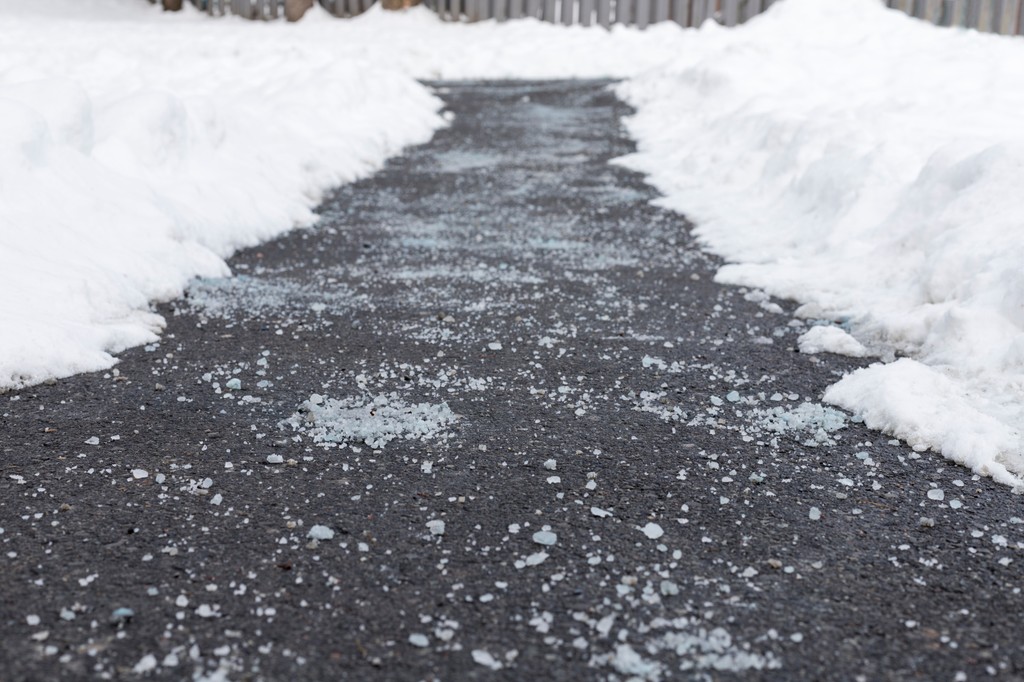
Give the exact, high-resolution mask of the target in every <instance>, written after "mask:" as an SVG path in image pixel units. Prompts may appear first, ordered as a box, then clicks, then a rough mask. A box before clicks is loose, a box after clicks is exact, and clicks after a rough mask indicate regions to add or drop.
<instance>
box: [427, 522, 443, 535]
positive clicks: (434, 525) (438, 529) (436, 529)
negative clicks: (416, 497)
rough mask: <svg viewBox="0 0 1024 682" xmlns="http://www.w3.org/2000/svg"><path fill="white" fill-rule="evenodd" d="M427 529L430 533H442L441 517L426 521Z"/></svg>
mask: <svg viewBox="0 0 1024 682" xmlns="http://www.w3.org/2000/svg"><path fill="white" fill-rule="evenodd" d="M427 529H428V530H429V531H430V534H431V535H444V521H442V520H441V519H432V520H430V521H427Z"/></svg>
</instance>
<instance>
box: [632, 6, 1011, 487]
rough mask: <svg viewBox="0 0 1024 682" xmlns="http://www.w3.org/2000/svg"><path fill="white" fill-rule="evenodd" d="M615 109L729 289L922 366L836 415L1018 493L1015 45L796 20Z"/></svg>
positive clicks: (738, 38)
mask: <svg viewBox="0 0 1024 682" xmlns="http://www.w3.org/2000/svg"><path fill="white" fill-rule="evenodd" d="M619 92H620V93H621V94H622V96H623V97H625V98H626V99H627V100H628V101H629V102H631V103H632V104H634V105H635V106H636V107H638V109H639V113H638V114H637V115H636V116H635V117H634V118H633V119H632V120H631V121H630V122H629V129H630V131H631V132H632V133H633V135H634V136H635V137H636V138H637V139H638V141H639V153H637V154H636V155H633V156H631V157H629V158H627V159H625V160H624V162H625V163H626V164H627V165H628V166H630V167H632V168H635V169H638V170H641V171H643V172H646V173H648V174H650V177H651V181H652V182H653V183H654V184H655V185H656V186H657V187H658V188H659V189H660V190H661V191H662V192H663V193H664V194H665V195H666V198H665V199H664V200H663V201H662V202H661V203H663V204H664V205H665V206H669V207H671V208H674V209H677V210H679V211H682V212H685V213H687V214H688V215H689V216H690V217H692V218H693V219H694V220H695V221H696V223H697V225H698V228H697V232H698V235H699V237H700V238H701V240H702V241H703V243H704V244H705V245H706V246H707V247H708V248H709V249H711V250H712V251H714V252H716V253H718V254H720V255H722V256H723V257H725V258H726V260H727V261H729V263H730V264H729V265H726V266H725V267H723V268H721V270H720V271H719V273H718V280H719V281H721V282H726V283H730V284H739V285H747V286H756V287H761V288H764V289H766V290H768V291H770V292H771V293H773V294H775V295H778V296H782V297H787V298H792V299H796V300H797V301H800V302H802V303H803V306H802V307H801V308H800V310H799V311H798V313H799V314H800V315H802V316H805V317H809V318H829V319H832V320H835V321H838V322H840V323H841V324H843V325H844V326H845V327H846V328H847V329H849V330H850V331H851V332H852V333H853V335H854V336H855V337H857V339H858V340H860V341H861V342H862V343H864V344H865V345H866V346H868V347H869V348H873V349H875V350H876V351H878V352H879V353H881V354H883V355H884V354H886V352H887V351H888V354H890V355H891V354H892V353H893V352H895V353H896V354H900V355H906V356H909V358H912V359H903V360H901V361H899V362H896V363H892V364H885V365H879V366H874V367H871V368H867V369H864V370H861V371H859V372H856V373H854V374H852V375H851V376H849V377H847V378H846V379H844V380H842V381H840V382H839V383H838V384H837V385H835V386H833V387H832V388H831V389H830V390H829V391H828V392H827V393H826V395H825V398H826V400H827V401H830V402H832V403H833V404H836V405H840V406H842V407H844V408H846V409H848V410H851V411H853V412H857V413H862V414H863V415H864V416H865V417H866V419H867V422H868V424H869V425H870V426H873V427H874V428H879V429H883V430H884V431H886V432H887V433H890V434H893V435H895V436H898V437H900V438H904V439H906V440H907V441H908V442H909V443H911V444H912V445H914V446H915V447H918V448H931V449H934V450H937V451H939V452H942V453H943V454H944V455H946V456H947V457H949V458H951V459H954V460H956V461H958V462H962V463H964V464H967V465H969V466H971V467H972V468H973V469H974V470H975V471H976V472H979V473H984V474H991V475H995V476H996V477H997V478H999V479H1000V480H1002V481H1004V482H1007V483H1011V484H1014V485H1019V484H1020V482H1021V478H1020V476H1021V475H1022V474H1024V448H1022V439H1021V433H1022V430H1024V267H1022V264H1024V191H1021V189H1020V188H1021V186H1022V184H1024V126H1021V125H1020V112H1021V111H1024V40H1021V39H1019V38H1006V37H1000V36H993V35H983V34H978V33H976V32H973V31H963V30H950V29H939V28H935V27H933V26H931V25H928V24H925V23H923V22H918V21H915V20H913V19H911V18H909V17H907V16H906V15H904V14H902V13H899V12H895V11H888V10H885V9H884V8H883V7H882V5H881V3H879V2H876V1H874V0H844V1H843V2H820V1H819V0H786V1H785V2H781V3H777V4H776V5H773V7H772V9H771V10H770V11H769V12H767V13H766V14H765V15H763V16H760V17H758V18H756V19H754V20H752V21H750V22H749V23H748V24H746V25H744V26H742V27H740V28H737V29H735V30H727V29H723V28H720V27H717V26H714V25H706V26H705V27H704V28H703V29H702V30H701V31H699V32H697V33H695V34H694V35H692V36H691V40H690V41H689V42H688V46H687V49H686V50H685V51H682V52H681V53H680V54H679V57H678V59H676V60H674V61H673V62H672V63H671V64H670V65H668V66H665V67H663V68H661V69H657V70H654V71H652V72H650V73H647V74H644V75H643V76H641V77H639V78H637V79H635V80H633V81H630V82H627V83H625V84H623V85H622V86H621V87H620V88H619ZM1009 472H1012V474H1011V473H1009Z"/></svg>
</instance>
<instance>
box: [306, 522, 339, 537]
mask: <svg viewBox="0 0 1024 682" xmlns="http://www.w3.org/2000/svg"><path fill="white" fill-rule="evenodd" d="M306 537H308V538H311V539H313V540H330V539H332V538H333V537H334V531H333V530H332V529H330V528H328V527H327V526H321V525H315V526H313V527H312V528H310V529H309V532H308V533H306Z"/></svg>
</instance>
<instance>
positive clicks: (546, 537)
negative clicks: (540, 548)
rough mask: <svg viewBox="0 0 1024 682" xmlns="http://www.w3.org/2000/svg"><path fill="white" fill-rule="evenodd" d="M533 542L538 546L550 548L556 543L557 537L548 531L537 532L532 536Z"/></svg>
mask: <svg viewBox="0 0 1024 682" xmlns="http://www.w3.org/2000/svg"><path fill="white" fill-rule="evenodd" d="M533 541H534V542H536V543H537V544H538V545H545V546H547V547H550V546H551V545H553V544H555V543H556V542H558V535H556V534H555V533H552V532H551V531H549V530H539V531H537V532H536V533H534V534H533Z"/></svg>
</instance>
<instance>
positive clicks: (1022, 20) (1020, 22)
mask: <svg viewBox="0 0 1024 682" xmlns="http://www.w3.org/2000/svg"><path fill="white" fill-rule="evenodd" d="M1017 35H1019V36H1024V0H1017Z"/></svg>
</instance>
